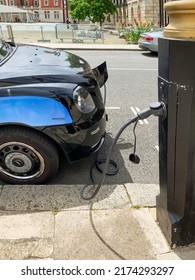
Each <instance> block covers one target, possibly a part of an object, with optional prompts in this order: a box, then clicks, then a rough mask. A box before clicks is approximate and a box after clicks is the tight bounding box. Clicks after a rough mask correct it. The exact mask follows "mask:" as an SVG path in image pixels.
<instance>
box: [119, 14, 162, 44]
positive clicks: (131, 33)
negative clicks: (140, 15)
mask: <svg viewBox="0 0 195 280" xmlns="http://www.w3.org/2000/svg"><path fill="white" fill-rule="evenodd" d="M157 27H158V25H155V24H154V23H152V22H150V21H141V20H140V19H134V23H133V24H130V25H129V26H128V27H126V28H123V29H119V30H118V35H119V37H120V38H124V39H125V40H126V42H127V43H128V44H137V42H138V40H139V37H140V34H141V33H144V32H147V31H150V30H153V29H155V28H157Z"/></svg>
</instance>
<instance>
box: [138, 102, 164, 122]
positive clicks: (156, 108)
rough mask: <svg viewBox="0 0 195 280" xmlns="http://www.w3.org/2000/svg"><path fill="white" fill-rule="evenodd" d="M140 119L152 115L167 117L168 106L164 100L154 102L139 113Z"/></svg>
mask: <svg viewBox="0 0 195 280" xmlns="http://www.w3.org/2000/svg"><path fill="white" fill-rule="evenodd" d="M137 115H138V118H139V119H140V120H144V119H146V118H148V117H149V116H151V115H154V116H157V117H159V116H162V117H163V118H165V117H166V106H165V104H164V103H163V102H152V103H151V104H150V107H149V108H146V109H144V110H142V111H140V112H138V113H137Z"/></svg>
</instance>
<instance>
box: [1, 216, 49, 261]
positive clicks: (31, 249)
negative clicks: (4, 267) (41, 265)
mask: <svg viewBox="0 0 195 280" xmlns="http://www.w3.org/2000/svg"><path fill="white" fill-rule="evenodd" d="M53 243H54V215H53V214H52V213H51V212H40V213H36V212H35V213H19V214H13V213H11V212H7V213H6V215H5V212H3V213H0V259H1V260H23V259H37V258H40V259H47V258H52V256H53Z"/></svg>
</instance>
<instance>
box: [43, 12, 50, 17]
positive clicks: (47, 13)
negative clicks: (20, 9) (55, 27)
mask: <svg viewBox="0 0 195 280" xmlns="http://www.w3.org/2000/svg"><path fill="white" fill-rule="evenodd" d="M44 15H45V19H50V12H49V11H44Z"/></svg>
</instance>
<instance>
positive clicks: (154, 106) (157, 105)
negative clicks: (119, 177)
mask: <svg viewBox="0 0 195 280" xmlns="http://www.w3.org/2000/svg"><path fill="white" fill-rule="evenodd" d="M151 115H153V116H157V117H160V116H161V117H162V118H166V106H165V104H164V103H163V102H152V103H151V104H150V106H149V107H148V108H146V109H144V110H142V111H140V112H138V113H137V114H136V115H135V116H134V117H132V118H131V119H130V120H128V121H127V122H126V123H125V124H124V125H123V126H122V127H121V128H120V129H119V131H118V133H117V134H116V136H115V138H114V140H113V142H112V145H111V147H110V149H109V151H108V154H107V157H106V161H105V165H104V169H103V172H102V176H101V180H100V182H99V183H98V184H97V187H96V189H95V191H94V192H93V194H92V195H91V196H85V194H84V193H85V192H86V189H87V188H88V187H89V186H90V185H86V186H84V188H82V190H81V193H80V196H81V198H82V199H84V200H91V199H93V198H94V197H95V196H96V195H97V193H98V192H99V190H100V188H101V186H102V185H103V183H104V180H105V176H106V173H107V169H108V165H109V162H110V156H111V153H112V150H113V148H114V146H115V145H116V143H117V141H118V139H119V137H120V135H121V134H122V132H123V131H124V130H125V129H126V128H127V127H128V126H129V125H131V124H133V123H136V122H137V121H138V120H143V119H146V118H148V117H149V116H151ZM93 184H94V185H93V186H94V187H95V182H93Z"/></svg>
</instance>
